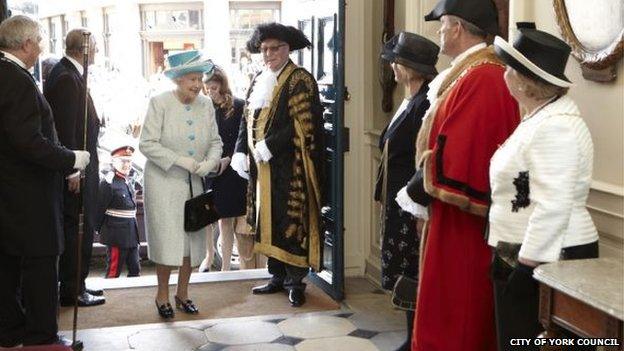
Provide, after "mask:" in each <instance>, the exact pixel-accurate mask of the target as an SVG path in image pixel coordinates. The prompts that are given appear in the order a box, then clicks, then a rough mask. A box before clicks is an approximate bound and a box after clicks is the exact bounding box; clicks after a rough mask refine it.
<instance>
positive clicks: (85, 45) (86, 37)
mask: <svg viewBox="0 0 624 351" xmlns="http://www.w3.org/2000/svg"><path fill="white" fill-rule="evenodd" d="M90 41H91V32H88V31H84V32H83V33H82V54H83V60H82V68H83V72H82V79H83V81H84V87H85V100H84V124H83V138H82V149H83V150H85V151H87V129H88V128H87V126H88V125H87V122H88V113H89V88H88V86H87V81H88V79H87V76H88V73H89V44H90ZM85 186H86V179H85V178H84V177H83V178H82V179H81V181H80V188H81V193H80V197H79V199H80V209H81V210H82V230H78V243H77V244H78V245H77V249H76V255H77V263H76V265H77V266H78V267H77V269H76V290H75V291H74V321H73V325H72V350H74V351H81V350H82V349H83V347H84V345H83V343H82V341H79V340H76V332H77V329H78V294H79V293H80V290H81V288H82V282H81V280H82V279H81V276H82V239H83V236H84V230H85V228H86V226H85V221H86V219H85V217H86V216H85V205H84V189H85Z"/></svg>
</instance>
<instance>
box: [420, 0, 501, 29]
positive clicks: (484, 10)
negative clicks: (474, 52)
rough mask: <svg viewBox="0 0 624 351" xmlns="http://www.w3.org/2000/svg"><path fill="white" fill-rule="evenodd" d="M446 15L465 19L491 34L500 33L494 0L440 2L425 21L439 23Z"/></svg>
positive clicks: (446, 0) (445, 0)
mask: <svg viewBox="0 0 624 351" xmlns="http://www.w3.org/2000/svg"><path fill="white" fill-rule="evenodd" d="M444 15H453V16H457V17H460V18H463V19H465V20H466V21H468V22H470V23H472V24H474V25H475V26H477V27H479V28H480V29H481V30H483V31H485V32H486V33H489V34H494V35H496V34H498V31H499V30H498V11H497V10H496V6H494V3H493V2H492V0H440V1H439V2H438V3H437V4H436V7H435V8H434V9H433V10H432V11H431V12H430V13H429V14H428V15H427V16H425V21H437V20H439V19H440V17H442V16H444Z"/></svg>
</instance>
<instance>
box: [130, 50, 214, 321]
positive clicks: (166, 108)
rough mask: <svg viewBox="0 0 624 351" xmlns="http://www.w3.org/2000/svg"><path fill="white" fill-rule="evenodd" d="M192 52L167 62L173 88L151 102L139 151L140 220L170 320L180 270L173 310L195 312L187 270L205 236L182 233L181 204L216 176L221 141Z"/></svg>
mask: <svg viewBox="0 0 624 351" xmlns="http://www.w3.org/2000/svg"><path fill="white" fill-rule="evenodd" d="M200 57H201V55H200V54H199V52H198V51H196V50H191V51H185V52H182V53H179V54H174V55H170V56H169V57H168V60H169V65H170V67H172V68H171V69H169V70H167V71H165V72H164V73H165V75H166V76H167V77H169V78H170V79H172V81H173V82H174V83H175V84H176V86H177V87H176V88H175V89H174V90H172V91H167V92H164V93H162V94H159V95H156V96H154V97H152V99H151V100H150V103H149V108H148V111H147V115H146V117H145V122H144V125H143V131H142V134H141V140H140V143H139V149H140V150H141V152H142V153H143V154H144V155H145V157H147V163H146V165H145V183H144V185H145V189H144V201H145V202H144V204H145V219H146V232H147V242H148V254H149V258H150V259H151V260H152V261H154V262H155V263H156V274H157V276H158V292H157V295H156V306H157V309H158V313H159V314H160V316H161V317H163V318H172V317H173V316H174V312H173V308H172V307H171V304H170V303H169V284H168V282H169V276H170V274H171V270H172V268H173V267H179V276H178V286H177V292H176V295H175V304H176V307H177V308H178V309H180V310H182V311H183V312H185V313H197V312H198V309H197V307H196V306H195V305H194V304H193V302H192V301H191V300H190V299H189V297H188V283H189V279H190V275H191V269H192V268H191V267H193V266H197V265H199V264H200V262H201V261H202V259H203V258H204V254H205V247H206V245H205V237H206V236H205V235H204V231H203V230H202V231H200V232H192V233H189V232H185V231H184V202H185V201H186V200H188V199H190V198H191V191H190V185H191V184H189V174H190V177H191V182H192V187H193V195H195V196H196V195H198V194H199V193H200V192H201V191H202V177H204V176H206V175H208V174H209V173H211V172H218V171H219V168H220V159H221V152H222V142H221V138H220V137H219V131H218V128H217V124H216V121H215V111H214V108H213V104H212V101H211V100H210V98H208V97H205V96H202V95H199V92H200V91H201V87H202V77H203V74H204V73H206V72H211V71H212V69H213V65H212V63H211V62H210V61H209V60H207V61H202V60H201V58H200Z"/></svg>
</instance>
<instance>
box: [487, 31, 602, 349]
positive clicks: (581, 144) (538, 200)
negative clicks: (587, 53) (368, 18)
mask: <svg viewBox="0 0 624 351" xmlns="http://www.w3.org/2000/svg"><path fill="white" fill-rule="evenodd" d="M518 29H519V31H518V34H517V36H516V40H515V41H514V44H513V46H512V45H511V44H509V43H508V42H506V41H505V40H503V39H502V38H500V37H496V39H495V41H494V47H495V50H496V53H497V55H498V56H499V57H500V58H501V59H502V60H503V61H504V62H505V63H506V65H507V71H506V72H505V81H506V83H507V87H508V88H509V91H510V92H511V94H512V95H513V96H514V98H515V99H516V100H517V101H518V103H519V104H520V106H521V107H522V108H523V109H524V111H525V112H526V114H525V115H524V117H523V119H522V122H521V123H520V125H519V126H518V128H517V129H516V130H515V131H514V133H513V134H512V135H511V136H510V137H509V139H508V140H507V141H506V142H505V143H504V144H503V145H502V146H501V147H500V148H499V149H498V151H497V152H496V153H495V154H494V156H493V157H492V160H491V162H490V185H491V189H492V205H491V207H490V213H489V221H490V224H489V237H488V243H489V245H490V246H492V247H494V248H495V256H494V260H493V262H492V276H493V281H494V293H495V298H496V324H497V332H498V344H499V349H500V350H511V349H512V348H513V347H512V346H511V345H510V343H509V341H510V339H511V338H535V337H536V336H537V335H538V334H539V333H540V332H541V330H542V329H541V326H540V323H539V320H538V306H539V289H538V284H537V282H536V281H535V280H534V279H533V278H532V275H533V269H534V268H535V267H536V266H537V265H539V264H540V263H544V262H553V261H557V260H567V259H582V258H594V257H598V234H597V232H596V228H595V226H594V224H593V222H592V220H591V217H590V216H589V213H588V211H587V209H586V207H585V204H586V201H587V195H588V193H589V187H590V183H591V176H592V164H593V144H592V140H591V135H590V133H589V130H588V129H587V126H586V125H585V122H584V121H583V119H582V118H581V116H580V112H579V109H578V107H577V106H576V104H575V103H574V101H572V99H571V98H570V97H568V96H567V95H566V93H567V91H568V88H569V87H570V86H571V85H572V84H571V83H570V82H569V81H568V79H567V78H566V77H565V75H564V70H565V66H566V62H567V60H568V57H569V54H570V47H569V46H568V45H567V44H566V43H564V42H563V41H561V40H560V39H558V38H556V37H554V36H552V35H550V34H548V33H546V32H542V31H539V30H537V29H535V25H534V24H533V23H522V24H519V28H518ZM510 347H511V348H510ZM522 349H523V350H525V349H529V348H528V347H526V346H522ZM537 349H538V347H535V350H537Z"/></svg>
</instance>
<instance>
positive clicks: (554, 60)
mask: <svg viewBox="0 0 624 351" xmlns="http://www.w3.org/2000/svg"><path fill="white" fill-rule="evenodd" d="M517 26H518V34H517V36H516V38H515V40H514V42H513V45H512V44H510V43H508V42H506V41H505V40H504V39H503V38H501V37H498V36H497V37H496V38H495V39H494V51H496V55H498V57H500V58H501V59H502V60H503V61H504V62H505V63H506V64H507V65H509V66H511V67H512V68H513V69H515V70H516V71H518V72H520V73H522V74H524V75H525V76H528V77H529V78H532V79H536V80H539V81H542V82H545V83H549V84H552V85H556V86H558V87H563V88H567V87H570V86H572V83H571V82H570V80H569V79H568V78H567V77H566V76H565V74H564V72H565V68H566V64H567V63H568V57H570V51H571V49H570V46H569V45H568V44H566V43H565V42H564V41H563V40H561V39H559V38H557V37H555V36H554V35H552V34H549V33H546V32H543V31H541V30H537V29H536V28H535V23H532V22H518V23H517Z"/></svg>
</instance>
